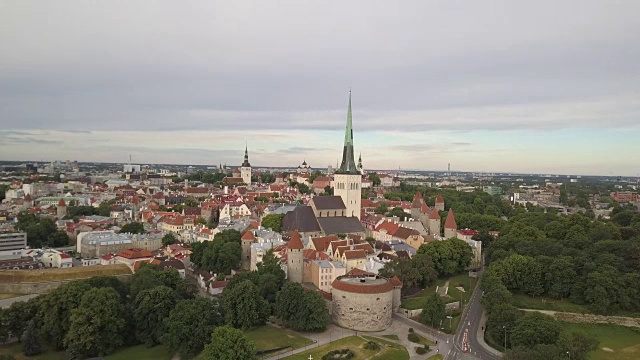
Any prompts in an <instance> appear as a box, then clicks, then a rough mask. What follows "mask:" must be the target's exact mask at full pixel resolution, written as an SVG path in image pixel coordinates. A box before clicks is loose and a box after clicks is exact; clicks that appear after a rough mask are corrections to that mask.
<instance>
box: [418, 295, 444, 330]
mask: <svg viewBox="0 0 640 360" xmlns="http://www.w3.org/2000/svg"><path fill="white" fill-rule="evenodd" d="M444 317H445V304H444V300H442V298H441V297H440V296H439V295H438V294H436V293H433V294H431V296H429V297H427V299H426V300H425V302H424V306H423V308H422V313H421V314H420V319H421V320H422V322H424V323H425V324H431V326H433V327H435V326H436V325H437V324H439V323H440V321H442V320H443V319H444Z"/></svg>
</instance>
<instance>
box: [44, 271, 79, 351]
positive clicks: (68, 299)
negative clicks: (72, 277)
mask: <svg viewBox="0 0 640 360" xmlns="http://www.w3.org/2000/svg"><path fill="white" fill-rule="evenodd" d="M89 290H90V287H89V285H87V284H86V283H85V282H83V281H71V282H69V283H67V284H63V285H60V286H59V287H58V288H56V289H54V290H51V291H50V292H49V293H48V294H47V295H45V296H44V298H43V299H42V302H41V307H40V315H39V317H40V318H41V319H42V326H41V331H42V334H43V335H44V337H45V338H46V339H47V340H49V343H50V344H51V345H52V346H53V347H54V349H56V350H61V349H62V348H63V345H64V343H63V341H64V339H65V336H66V335H67V331H69V327H70V324H71V323H72V321H70V319H71V311H72V310H73V309H76V308H77V307H79V305H80V301H81V300H82V299H83V295H84V294H85V293H86V292H87V291H89Z"/></svg>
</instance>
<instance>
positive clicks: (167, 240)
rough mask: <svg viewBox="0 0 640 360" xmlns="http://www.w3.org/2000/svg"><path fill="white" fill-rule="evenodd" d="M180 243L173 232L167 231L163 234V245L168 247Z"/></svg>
mask: <svg viewBox="0 0 640 360" xmlns="http://www.w3.org/2000/svg"><path fill="white" fill-rule="evenodd" d="M177 243H178V239H176V236H175V235H174V234H173V233H171V232H170V233H166V234H164V236H162V246H164V247H167V246H169V245H173V244H177Z"/></svg>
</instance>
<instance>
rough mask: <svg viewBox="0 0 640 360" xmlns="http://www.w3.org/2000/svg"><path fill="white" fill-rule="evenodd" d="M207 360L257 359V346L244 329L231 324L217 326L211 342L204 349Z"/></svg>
mask: <svg viewBox="0 0 640 360" xmlns="http://www.w3.org/2000/svg"><path fill="white" fill-rule="evenodd" d="M204 359H206V360H237V359H243V360H255V359H257V356H256V346H255V345H254V344H253V342H251V341H249V340H248V339H247V338H246V337H245V336H244V334H243V333H242V331H240V330H238V329H234V328H232V327H231V326H220V327H217V328H216V329H215V330H214V331H213V334H212V335H211V342H210V343H209V344H208V345H207V346H206V347H205V349H204Z"/></svg>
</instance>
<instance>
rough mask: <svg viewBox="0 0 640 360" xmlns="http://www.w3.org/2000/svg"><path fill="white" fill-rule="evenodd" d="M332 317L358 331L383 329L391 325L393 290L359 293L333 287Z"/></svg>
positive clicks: (344, 325)
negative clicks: (380, 292)
mask: <svg viewBox="0 0 640 360" xmlns="http://www.w3.org/2000/svg"><path fill="white" fill-rule="evenodd" d="M331 293H332V295H333V305H332V318H333V322H334V323H335V324H336V325H339V326H342V327H344V328H347V329H352V330H357V331H381V330H385V329H386V328H388V327H389V326H390V325H391V314H392V310H393V291H389V292H386V293H382V294H357V293H351V292H346V291H341V290H338V289H336V288H333V289H332V291H331Z"/></svg>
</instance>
